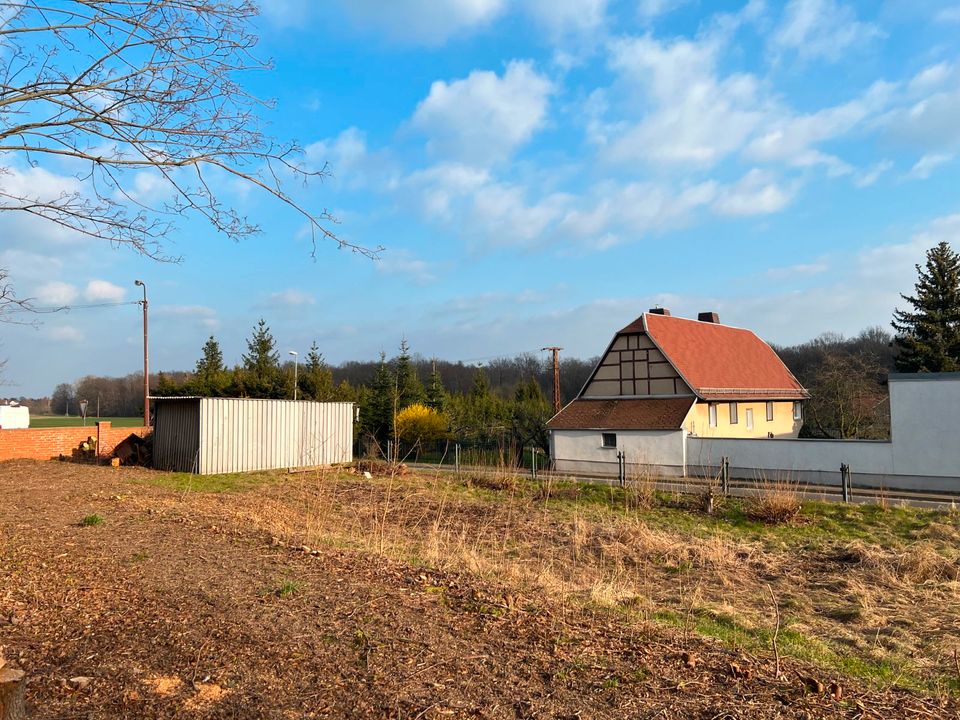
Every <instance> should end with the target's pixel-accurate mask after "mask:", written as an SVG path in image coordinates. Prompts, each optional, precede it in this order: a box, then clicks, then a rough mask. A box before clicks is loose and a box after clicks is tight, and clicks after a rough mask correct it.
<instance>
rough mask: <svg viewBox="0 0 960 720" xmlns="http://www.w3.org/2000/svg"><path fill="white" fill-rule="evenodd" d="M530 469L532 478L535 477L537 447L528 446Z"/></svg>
mask: <svg viewBox="0 0 960 720" xmlns="http://www.w3.org/2000/svg"><path fill="white" fill-rule="evenodd" d="M530 470H531V471H532V472H533V479H534V480H536V479H537V448H536V447H532V448H530Z"/></svg>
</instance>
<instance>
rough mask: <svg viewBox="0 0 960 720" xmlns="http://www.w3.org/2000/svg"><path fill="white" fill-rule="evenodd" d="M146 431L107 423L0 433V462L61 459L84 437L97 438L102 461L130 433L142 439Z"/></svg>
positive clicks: (68, 454)
mask: <svg viewBox="0 0 960 720" xmlns="http://www.w3.org/2000/svg"><path fill="white" fill-rule="evenodd" d="M148 430H149V428H142V427H138V428H129V427H126V428H115V427H111V425H110V423H109V422H98V423H97V424H96V425H95V426H94V425H88V426H87V427H62V428H29V429H27V430H0V460H18V459H31V460H50V459H51V458H56V457H59V456H60V455H65V456H67V457H70V456H71V454H72V453H73V451H74V449H76V448H77V447H78V446H79V445H80V443H81V442H83V441H84V440H86V439H87V438H88V437H90V436H93V437H95V438H99V441H98V443H97V449H98V451H99V454H100V455H101V456H102V457H110V455H111V454H112V453H113V448H114V447H115V446H116V445H117V444H118V443H120V442H121V441H122V440H124V439H125V438H126V437H127V436H129V435H130V433H136V434H137V435H141V436H142V435H144V434H145V433H146V431H148Z"/></svg>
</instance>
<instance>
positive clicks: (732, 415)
mask: <svg viewBox="0 0 960 720" xmlns="http://www.w3.org/2000/svg"><path fill="white" fill-rule="evenodd" d="M737 422H738V419H737V404H736V403H730V424H731V425H736V424H737Z"/></svg>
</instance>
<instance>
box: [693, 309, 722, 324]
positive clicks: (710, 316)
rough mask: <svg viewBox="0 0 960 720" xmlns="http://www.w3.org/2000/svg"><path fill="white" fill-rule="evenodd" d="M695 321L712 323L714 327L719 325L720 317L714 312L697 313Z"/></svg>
mask: <svg viewBox="0 0 960 720" xmlns="http://www.w3.org/2000/svg"><path fill="white" fill-rule="evenodd" d="M697 320H699V321H700V322H708V323H713V324H714V325H719V324H720V316H719V315H718V314H717V313H715V312H702V313H698V314H697Z"/></svg>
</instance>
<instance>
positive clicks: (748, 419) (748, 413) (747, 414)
mask: <svg viewBox="0 0 960 720" xmlns="http://www.w3.org/2000/svg"><path fill="white" fill-rule="evenodd" d="M743 414H744V422H745V423H746V425H747V430H753V408H747V409H746V410H744V411H743Z"/></svg>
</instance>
